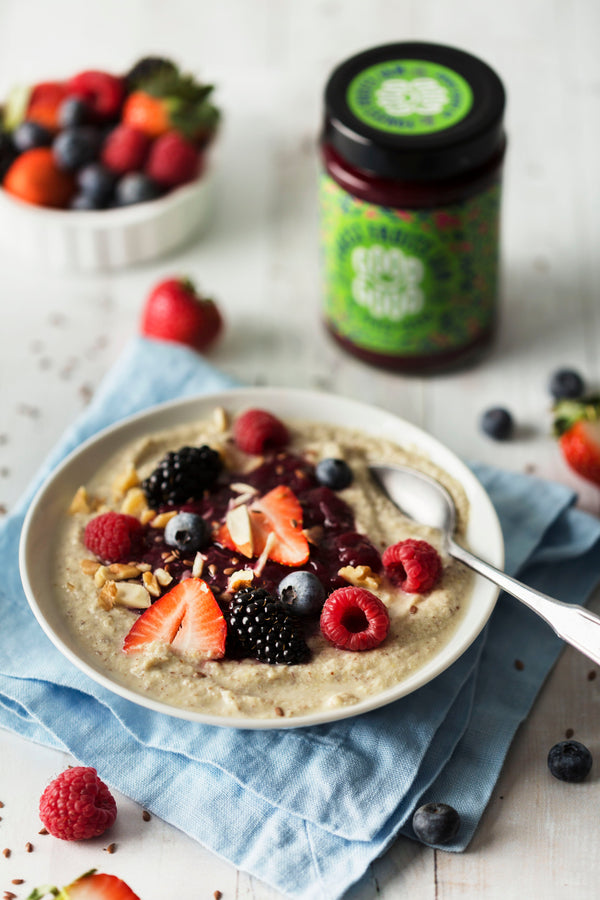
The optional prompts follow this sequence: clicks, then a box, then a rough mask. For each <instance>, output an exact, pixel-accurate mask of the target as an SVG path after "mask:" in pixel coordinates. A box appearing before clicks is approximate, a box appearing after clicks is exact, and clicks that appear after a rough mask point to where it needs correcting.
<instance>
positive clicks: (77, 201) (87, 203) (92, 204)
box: [69, 191, 102, 212]
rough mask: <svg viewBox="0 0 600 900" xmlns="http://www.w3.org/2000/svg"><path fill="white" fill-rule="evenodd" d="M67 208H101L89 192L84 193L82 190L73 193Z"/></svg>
mask: <svg viewBox="0 0 600 900" xmlns="http://www.w3.org/2000/svg"><path fill="white" fill-rule="evenodd" d="M69 209H75V210H79V211H80V212H85V211H88V210H93V209H102V204H101V203H98V201H97V200H95V199H94V197H91V196H90V195H89V194H85V193H84V192H83V191H79V193H77V194H75V196H74V197H73V198H72V199H71V202H70V203H69Z"/></svg>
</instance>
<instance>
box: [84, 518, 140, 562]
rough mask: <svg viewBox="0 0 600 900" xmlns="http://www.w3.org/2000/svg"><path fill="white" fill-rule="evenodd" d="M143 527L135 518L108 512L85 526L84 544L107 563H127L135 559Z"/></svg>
mask: <svg viewBox="0 0 600 900" xmlns="http://www.w3.org/2000/svg"><path fill="white" fill-rule="evenodd" d="M142 533H143V526H142V524H141V522H140V521H139V520H138V519H136V518H135V516H127V515H125V514H124V513H117V512H106V513H101V514H100V515H99V516H96V517H95V518H94V519H90V521H89V522H88V523H87V525H86V526H85V534H84V543H85V546H86V547H87V548H88V550H90V551H91V552H92V553H93V554H94V556H97V557H98V558H99V559H101V560H102V561H103V562H105V563H116V562H127V561H128V560H130V559H133V558H135V552H136V548H137V547H138V545H139V543H140V540H141V536H142Z"/></svg>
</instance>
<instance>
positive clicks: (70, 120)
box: [58, 97, 91, 128]
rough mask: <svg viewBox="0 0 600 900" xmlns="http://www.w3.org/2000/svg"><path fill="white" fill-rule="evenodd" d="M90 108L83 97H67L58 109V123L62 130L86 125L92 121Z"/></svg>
mask: <svg viewBox="0 0 600 900" xmlns="http://www.w3.org/2000/svg"><path fill="white" fill-rule="evenodd" d="M90 112H91V111H90V108H89V106H88V105H87V103H86V102H85V100H82V99H81V97H67V98H66V99H65V100H63V102H62V103H61V104H60V107H59V109H58V121H59V124H60V127H61V128H73V127H74V126H75V125H86V124H87V123H88V122H89V121H90V118H91V116H90Z"/></svg>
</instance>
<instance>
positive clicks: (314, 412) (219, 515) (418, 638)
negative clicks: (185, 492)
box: [20, 388, 503, 728]
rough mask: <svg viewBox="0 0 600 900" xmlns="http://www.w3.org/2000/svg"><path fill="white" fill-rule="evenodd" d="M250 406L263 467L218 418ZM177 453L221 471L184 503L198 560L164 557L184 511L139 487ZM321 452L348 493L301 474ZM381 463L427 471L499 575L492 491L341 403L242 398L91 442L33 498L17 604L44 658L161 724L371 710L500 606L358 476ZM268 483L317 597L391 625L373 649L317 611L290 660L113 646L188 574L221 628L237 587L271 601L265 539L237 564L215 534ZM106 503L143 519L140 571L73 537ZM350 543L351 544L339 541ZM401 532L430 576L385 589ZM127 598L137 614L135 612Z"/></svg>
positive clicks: (271, 568)
mask: <svg viewBox="0 0 600 900" xmlns="http://www.w3.org/2000/svg"><path fill="white" fill-rule="evenodd" d="M249 408H260V409H263V410H268V411H269V412H270V413H271V414H273V415H274V416H276V417H277V418H279V419H280V420H281V421H283V422H284V423H285V425H286V427H287V429H288V432H289V440H288V441H287V442H286V445H285V446H284V447H282V448H281V449H280V450H278V451H276V452H275V453H274V454H266V455H265V457H264V458H263V457H262V456H258V455H257V454H247V453H243V452H241V451H240V450H239V448H238V447H237V446H236V443H235V441H234V440H233V437H232V423H234V422H235V420H236V418H237V417H238V416H239V415H240V414H241V413H242V412H243V411H244V410H247V409H249ZM190 445H191V446H200V445H208V446H210V447H211V448H213V449H215V450H217V451H218V453H219V456H220V458H221V460H223V461H224V467H223V471H222V472H221V475H220V476H219V484H220V486H219V488H218V490H217V489H216V488H215V489H208V490H207V491H206V492H205V494H204V500H203V502H204V503H205V505H204V506H203V507H202V509H200V508H194V507H193V506H191V507H190V506H189V505H187V506H185V504H184V506H185V508H186V509H188V510H191V511H194V509H195V511H196V512H198V513H201V514H202V515H203V516H204V517H205V518H206V519H207V521H210V522H211V527H212V533H213V539H212V540H211V543H210V546H209V547H208V548H204V547H203V549H202V551H201V552H200V553H187V554H186V553H184V552H181V553H179V552H175V553H173V551H172V548H170V547H169V546H166V545H165V542H164V528H165V524H166V521H168V518H169V515H170V514H171V515H172V513H173V512H174V511H179V510H180V508H181V504H180V505H179V506H177V505H175V506H173V508H172V509H171V508H169V507H167V508H164V507H162V508H161V509H159V510H158V511H157V510H152V509H150V508H149V505H148V502H147V500H146V498H145V496H144V493H143V491H142V490H141V483H142V482H143V480H144V479H146V478H147V477H148V476H149V475H150V473H151V472H152V471H154V470H155V468H156V466H157V463H158V462H159V461H160V460H162V459H163V458H164V456H165V453H166V452H167V451H177V450H179V449H180V448H181V447H183V446H190ZM323 458H338V459H339V458H342V459H345V461H346V462H347V463H348V465H349V466H350V468H351V470H352V472H353V481H352V483H351V485H350V486H349V487H347V488H344V489H342V490H338V491H332V490H331V489H329V488H327V489H324V488H323V486H322V485H319V484H318V482H316V481H315V475H314V467H315V465H316V463H317V462H318V461H319V460H320V459H323ZM382 461H383V462H386V461H387V462H397V463H399V464H403V465H414V466H415V467H417V468H420V469H422V470H424V471H425V472H427V473H428V474H430V475H433V476H434V477H437V478H438V479H439V480H440V481H441V482H442V483H443V484H444V485H445V487H446V488H447V489H448V490H450V491H451V493H452V495H453V496H454V499H455V502H456V504H457V507H458V510H459V539H460V540H464V541H465V543H467V544H468V545H469V546H470V547H471V549H473V550H474V552H476V553H478V554H479V555H480V556H482V557H483V558H485V559H487V560H488V561H489V562H491V563H492V564H493V565H496V566H501V565H502V557H503V545H502V536H501V531H500V527H499V523H498V520H497V517H496V514H495V512H494V509H493V507H492V505H491V502H490V501H489V498H488V497H487V495H486V493H485V491H484V490H483V488H482V487H481V485H480V483H479V482H478V481H477V479H476V478H475V477H474V476H473V474H472V473H471V472H470V470H469V469H468V468H467V467H466V466H464V465H463V464H462V463H461V462H460V461H459V460H458V459H457V458H456V457H455V456H454V455H453V454H452V453H451V452H450V451H449V450H448V449H447V448H445V447H444V446H442V445H441V444H440V443H439V442H437V441H436V440H434V439H433V438H432V437H431V436H429V435H427V434H426V433H424V432H422V431H421V430H420V429H418V428H416V427H415V426H413V425H411V424H409V423H407V422H404V421H403V420H401V419H399V418H397V417H395V416H393V415H391V414H389V413H387V412H384V411H382V410H378V409H375V408H373V407H370V406H367V405H364V404H361V403H357V402H355V401H352V400H348V399H345V398H342V397H337V396H334V395H327V394H322V393H316V392H310V391H301V390H288V389H275V388H273V389H271V388H260V389H254V388H248V389H239V390H232V391H225V392H222V393H219V394H213V395H211V396H206V397H199V398H191V399H186V400H181V401H176V402H173V403H168V404H163V405H161V406H160V407H156V408H154V409H152V410H150V411H148V412H145V413H142V414H140V415H137V416H134V417H132V418H131V419H129V420H127V421H125V422H123V423H120V424H119V425H117V426H114V427H112V428H110V429H108V430H106V431H104V432H102V433H101V434H100V435H98V436H97V437H95V438H92V439H91V440H89V441H88V442H87V443H86V444H84V445H83V446H82V447H81V448H79V449H78V450H77V451H75V452H74V453H73V454H72V455H71V456H70V457H69V458H68V459H67V460H65V462H64V463H63V464H62V465H61V467H60V468H59V469H58V470H57V471H56V472H55V473H54V474H53V475H52V476H51V477H50V479H49V480H48V481H47V482H46V484H45V485H44V486H43V487H42V488H41V490H40V491H39V493H38V495H37V497H36V498H35V500H34V502H33V504H32V506H31V508H30V510H29V512H28V515H27V518H26V521H25V524H24V528H23V534H22V539H21V550H20V557H21V572H22V579H23V584H24V588H25V592H26V594H27V597H28V600H29V603H30V606H31V608H32V610H33V612H34V614H35V615H36V617H37V619H38V621H39V623H40V624H41V626H42V628H43V629H44V630H45V632H46V633H47V635H48V636H49V637H50V639H51V640H52V641H53V642H54V644H55V645H56V646H57V647H58V649H59V650H60V651H61V652H62V653H63V654H64V655H65V656H66V657H67V658H68V659H69V660H70V661H71V662H72V663H74V664H75V665H76V666H78V667H79V668H80V669H82V670H83V671H84V672H86V673H87V674H88V675H89V676H90V677H91V678H93V679H94V680H95V681H96V682H98V683H100V684H102V685H104V686H105V687H108V688H109V689H110V690H112V691H113V692H115V693H116V694H118V695H120V696H123V697H125V698H127V699H129V700H132V701H133V702H135V703H138V704H140V705H142V706H146V707H149V708H151V709H154V710H158V711H160V712H164V713H168V714H170V715H172V716H176V717H181V718H185V719H188V720H192V721H198V722H204V723H208V724H218V725H225V726H231V727H237V728H288V727H300V726H306V725H313V724H320V723H323V722H328V721H332V720H335V719H340V718H345V717H348V716H353V715H357V714H360V713H363V712H366V711H368V710H370V709H374V708H376V707H379V706H382V705H384V704H386V703H389V702H391V701H393V700H395V699H398V698H399V697H402V696H404V695H405V694H408V693H410V692H412V691H414V690H416V689H418V688H419V687H421V686H422V685H424V684H426V683H427V682H428V681H430V680H431V679H432V678H434V677H435V676H437V675H438V674H440V673H441V672H442V671H444V669H446V668H447V667H448V666H449V665H450V664H451V663H452V662H453V661H454V660H456V659H457V658H458V657H459V656H460V655H461V654H462V653H463V652H464V651H465V650H466V649H467V647H468V646H469V645H470V644H471V643H472V641H473V640H474V639H475V637H476V636H477V635H478V634H479V633H480V631H481V629H482V628H483V626H484V625H485V623H486V621H487V619H488V617H489V615H490V613H491V611H492V609H493V606H494V603H495V600H496V596H497V590H496V588H495V587H494V586H493V585H491V584H489V583H488V582H486V581H484V580H483V579H480V578H478V577H477V576H474V575H472V574H471V573H469V572H468V570H467V569H466V568H464V567H463V566H461V565H460V564H459V563H457V562H456V561H453V560H451V559H450V558H449V557H447V556H445V555H444V553H443V549H442V547H441V544H440V536H439V534H438V533H437V532H435V531H433V530H431V529H427V528H425V527H423V526H419V525H415V523H412V522H409V521H408V520H407V519H406V518H405V517H403V516H402V514H401V513H399V512H398V510H396V509H395V507H393V505H392V504H391V503H390V501H389V500H388V499H387V498H385V497H384V496H383V494H382V493H381V492H380V491H379V489H378V488H377V487H376V485H375V484H374V483H373V482H372V481H371V479H370V478H369V476H368V473H367V468H366V467H367V464H369V463H374V462H382ZM281 484H284V485H285V490H288V491H291V492H292V493H293V495H294V497H295V498H296V500H297V501H298V502H299V503H300V504H301V508H302V510H303V519H304V521H302V522H299V523H296V522H294V524H295V525H297V530H298V531H300V532H301V533H302V534H303V535H305V536H306V539H307V546H308V550H309V553H310V556H309V560H308V561H307V563H306V564H304V565H299V566H298V568H300V569H309V570H311V569H312V570H313V571H315V572H316V573H317V574H318V575H319V577H320V580H321V581H322V582H323V583H324V584H325V587H326V591H327V593H329V592H330V591H332V590H334V589H336V588H337V587H341V586H346V585H354V586H359V587H361V588H364V589H368V590H369V591H371V592H372V593H373V594H375V595H376V596H377V597H379V598H380V600H381V601H382V602H383V603H384V605H385V606H386V608H387V612H388V615H389V619H390V627H389V632H388V634H387V636H386V637H385V639H384V640H383V641H382V643H380V644H379V645H378V646H377V647H375V648H374V649H370V650H365V651H360V652H359V651H350V650H341V649H338V648H337V647H335V646H333V645H332V644H331V643H330V642H329V641H327V640H326V639H325V637H324V636H323V634H322V633H321V631H320V629H319V619H318V616H317V617H316V619H315V618H313V619H310V620H309V619H303V620H302V627H301V630H302V633H303V637H304V640H305V641H306V644H307V645H308V648H309V651H310V656H309V659H308V661H304V660H303V661H302V662H299V663H298V664H292V665H283V664H269V663H266V662H259V661H257V660H256V659H253V658H248V656H247V654H246V653H244V652H242V653H240V652H239V648H238V652H232V651H231V649H230V645H229V644H228V645H227V650H226V654H225V657H224V658H206V657H205V656H203V655H202V654H197V653H193V652H189V649H185V648H183V649H182V648H181V647H178V646H177V641H175V642H174V644H173V647H171V646H170V645H169V644H168V643H166V642H165V641H163V640H152V641H150V642H149V643H147V644H145V645H144V646H143V647H142V648H141V649H140V650H139V652H138V650H136V652H131V653H126V652H124V650H123V644H124V640H125V637H126V636H127V635H128V634H129V632H130V630H131V629H132V627H133V625H134V622H136V621H138V620H140V619H141V618H143V616H144V612H145V608H146V607H147V606H148V605H149V604H154V603H155V602H158V599H159V598H161V597H162V596H164V595H165V594H168V593H169V591H170V590H171V589H172V588H173V586H174V585H176V584H178V583H179V581H180V580H186V579H188V578H190V577H199V578H200V579H201V580H202V582H204V583H205V584H206V585H207V588H208V589H209V590H210V591H211V592H212V594H213V596H214V597H215V599H216V601H217V602H218V603H219V605H220V606H221V609H222V610H223V611H224V616H225V619H227V609H228V603H229V601H230V600H231V596H232V594H234V593H235V592H236V591H238V590H239V589H240V588H243V587H245V586H246V585H247V586H249V587H250V588H251V589H256V588H259V587H264V588H266V589H267V590H268V591H269V592H270V593H271V594H273V595H276V593H277V584H278V582H279V580H280V579H281V578H282V577H283V576H284V575H285V574H287V573H288V572H289V571H291V570H292V568H290V567H289V566H285V565H283V564H281V563H280V562H277V561H275V560H273V559H272V558H271V556H270V555H269V554H270V553H271V550H270V549H269V548H268V547H267V548H263V549H262V552H261V553H258V550H257V551H256V554H255V555H251V554H250V551H248V549H247V548H246V554H249V555H244V553H243V552H239V547H240V546H242V545H240V539H239V537H237V536H236V533H235V532H234V531H232V532H231V534H233V536H234V537H235V538H236V540H237V542H238V543H237V544H236V543H235V541H234V542H233V543H232V541H231V534H229V532H228V531H225V532H224V531H223V528H224V525H225V523H227V524H229V525H231V527H232V528H233V524H232V523H233V520H232V519H230V518H228V514H229V512H230V511H231V509H232V508H233V509H235V510H237V511H239V510H240V508H242V509H241V511H242V513H244V509H243V508H244V507H247V508H248V509H250V510H252V509H253V506H252V504H254V503H255V502H256V498H261V497H264V496H265V495H267V494H268V493H269V491H273V489H274V487H278V485H281ZM109 509H115V510H116V511H118V512H123V511H126V512H127V513H128V514H133V515H135V516H137V517H138V518H139V520H140V521H141V522H143V523H144V526H143V528H144V535H145V537H144V540H145V544H144V547H145V551H144V552H145V555H144V553H142V552H140V551H139V549H138V551H137V555H136V554H133V555H134V556H135V559H134V560H131V561H133V562H136V563H138V565H139V563H140V560H142V559H143V562H142V563H141V565H139V568H138V571H134V570H129V569H126V568H125V567H124V566H123V567H120V566H119V565H117V568H116V569H115V568H114V566H113V568H112V569H111V567H110V566H107V565H103V564H102V560H99V559H98V558H95V557H94V555H93V554H92V553H91V552H90V550H89V549H88V548H86V546H85V544H84V542H83V536H84V530H85V526H86V524H87V522H88V521H90V520H92V519H94V518H95V517H96V516H98V515H100V514H101V513H103V512H105V511H106V510H109ZM165 513H166V515H165ZM244 515H245V513H244ZM236 518H237V519H238V520H239V516H236ZM242 519H243V516H242ZM236 527H237V526H236ZM349 533H350V534H351V535H353V536H354V537H352V538H351V539H348V534H349ZM48 535H53V536H54V539H53V540H50V541H49V540H48ZM224 535H225V537H224ZM407 538H415V539H419V540H425V541H427V542H428V543H429V544H431V545H432V546H434V547H435V548H436V549H437V550H438V551H439V552H440V554H441V560H442V573H441V576H440V578H439V580H438V582H437V583H436V584H435V585H434V587H433V588H432V589H431V590H430V591H426V592H424V593H423V594H414V593H405V592H404V591H402V590H401V589H399V588H397V587H396V586H395V585H394V584H393V583H392V582H391V581H390V580H389V578H388V577H387V575H386V571H385V570H384V569H383V568H382V567H381V563H380V556H381V553H382V552H383V550H384V549H385V547H387V546H389V545H391V544H394V543H397V542H398V541H402V540H405V539H407ZM258 549H260V548H258ZM274 555H275V554H274ZM187 557H190V558H187ZM129 561H130V560H128V561H127V562H129ZM121 565H123V564H121ZM249 572H252V574H250V575H249ZM143 586H145V588H147V589H148V591H150V592H151V593H150V596H148V597H147V598H146V601H144V602H143V603H142V602H141V601H139V600H138V599H137V597H138V596H139V595H140V592H142V594H144V587H143ZM131 595H133V597H134V598H136V599H133V600H132V599H131ZM144 596H145V594H144ZM124 598H125V599H124ZM138 603H139V607H140V608H132V604H133V606H134V607H135V605H136V604H138ZM142 607H143V608H142ZM228 640H229V626H228Z"/></svg>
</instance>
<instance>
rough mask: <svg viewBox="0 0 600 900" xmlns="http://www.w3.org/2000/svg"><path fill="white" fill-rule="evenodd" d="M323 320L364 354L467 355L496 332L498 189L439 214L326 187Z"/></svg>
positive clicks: (326, 179) (326, 183) (327, 183)
mask: <svg viewBox="0 0 600 900" xmlns="http://www.w3.org/2000/svg"><path fill="white" fill-rule="evenodd" d="M320 206H321V229H322V237H321V245H322V265H323V277H324V302H325V317H326V320H327V322H328V323H329V325H330V326H331V327H332V329H333V330H334V331H335V332H336V333H337V334H338V335H340V336H341V337H343V338H345V339H346V340H348V341H350V342H352V343H353V344H355V345H356V346H357V347H360V348H362V349H364V350H369V351H371V352H373V353H380V354H385V355H388V356H397V357H413V358H415V357H420V356H427V357H430V356H431V357H435V356H436V355H437V354H442V353H447V352H448V351H452V350H460V349H462V348H465V347H468V346H469V345H471V344H473V343H474V342H476V341H477V339H478V338H479V337H480V336H483V335H485V334H487V333H488V332H489V331H490V330H491V329H492V327H493V322H494V318H495V308H496V296H497V281H498V231H499V210H500V185H499V183H495V184H494V185H493V186H492V187H490V188H488V189H486V190H485V191H482V192H480V193H478V194H477V195H475V196H474V197H472V198H470V199H468V200H465V201H462V202H460V203H455V204H452V205H449V206H444V207H441V208H438V209H412V210H401V209H395V208H392V207H384V206H376V205H374V204H371V203H366V202H364V201H362V200H358V199H356V198H355V197H353V196H352V195H350V194H348V193H347V192H346V191H345V190H343V189H342V188H341V187H340V186H339V185H338V184H337V183H336V182H335V181H334V180H333V179H332V178H331V177H330V176H329V175H327V174H325V173H324V174H322V176H321V184H320Z"/></svg>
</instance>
